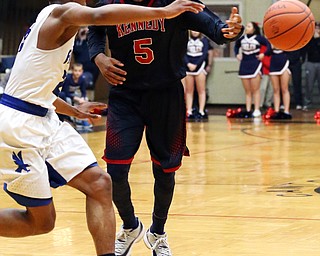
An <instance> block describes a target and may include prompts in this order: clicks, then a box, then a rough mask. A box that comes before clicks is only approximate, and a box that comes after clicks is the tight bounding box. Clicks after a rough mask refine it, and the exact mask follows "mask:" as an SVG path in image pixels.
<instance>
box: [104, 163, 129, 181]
mask: <svg viewBox="0 0 320 256" xmlns="http://www.w3.org/2000/svg"><path fill="white" fill-rule="evenodd" d="M129 169H130V164H107V172H108V173H109V175H110V176H111V179H112V181H113V182H120V181H123V180H127V179H128V173H129Z"/></svg>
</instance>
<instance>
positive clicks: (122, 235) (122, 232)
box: [115, 229, 128, 253]
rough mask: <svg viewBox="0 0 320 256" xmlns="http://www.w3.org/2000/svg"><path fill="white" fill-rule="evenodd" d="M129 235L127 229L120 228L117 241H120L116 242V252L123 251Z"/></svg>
mask: <svg viewBox="0 0 320 256" xmlns="http://www.w3.org/2000/svg"><path fill="white" fill-rule="evenodd" d="M127 237H128V234H127V233H126V231H125V230H123V229H122V230H120V231H119V233H118V234H117V241H119V240H120V243H119V242H117V243H116V244H115V247H116V248H115V251H116V253H121V251H122V250H123V248H124V247H125V243H126V241H127Z"/></svg>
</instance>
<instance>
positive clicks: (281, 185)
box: [0, 112, 320, 256]
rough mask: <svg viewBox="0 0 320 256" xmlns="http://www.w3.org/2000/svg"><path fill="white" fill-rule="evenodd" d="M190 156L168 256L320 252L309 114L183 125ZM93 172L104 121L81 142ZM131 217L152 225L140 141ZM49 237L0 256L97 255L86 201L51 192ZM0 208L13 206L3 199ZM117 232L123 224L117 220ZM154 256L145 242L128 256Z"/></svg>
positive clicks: (317, 178)
mask: <svg viewBox="0 0 320 256" xmlns="http://www.w3.org/2000/svg"><path fill="white" fill-rule="evenodd" d="M187 130H188V138H187V139H188V147H189V149H190V152H191V157H187V158H184V161H183V166H182V168H181V169H180V170H179V171H178V172H177V176H176V183H177V185H176V190H175V197H174V201H173V204H172V207H171V210H170V216H169V219H168V222H167V226H166V231H167V233H168V237H169V243H170V246H171V249H172V252H173V255H175V256H193V255H197V256H200V255H201V256H208V255H209V256H251V255H252V256H271V255H272V256H301V255H314V254H317V252H319V251H320V232H319V230H320V195H319V194H318V193H316V192H315V189H317V188H318V187H320V171H319V162H320V159H319V155H318V154H320V143H319V141H320V126H319V125H317V123H316V122H315V121H314V120H313V118H312V113H303V112H299V113H298V112H297V114H296V115H295V116H294V119H293V120H292V121H289V122H271V123H265V122H263V121H262V120H261V119H257V120H254V121H252V120H227V119H226V117H225V116H222V115H220V116H214V115H211V116H210V117H209V122H207V123H198V122H196V123H187ZM82 135H83V137H84V138H85V139H86V140H87V141H88V143H89V145H90V146H91V148H92V149H93V151H94V153H95V155H96V157H97V158H98V162H99V164H101V166H103V167H105V164H104V162H103V161H102V160H101V155H102V152H103V148H104V131H103V122H101V123H97V124H96V127H95V131H94V132H91V133H84V134H82ZM130 180H131V185H132V197H133V201H134V205H135V210H136V213H137V215H138V216H139V218H140V219H141V220H142V221H143V223H144V224H145V226H146V227H148V226H149V225H150V222H151V212H152V205H153V178H152V175H151V162H150V156H149V151H148V149H147V146H146V143H145V141H143V143H142V144H141V147H140V150H139V152H138V154H137V155H136V157H135V159H134V162H133V164H132V168H131V174H130ZM53 193H54V201H55V205H56V209H57V225H56V228H55V230H54V231H53V232H51V233H49V234H46V235H42V236H38V237H29V238H21V239H7V238H0V255H2V256H22V255H23V256H31V255H32V256H44V255H56V256H62V255H63V256H64V255H72V256H73V255H74V256H75V255H95V251H94V247H93V243H92V240H91V237H90V235H89V233H88V231H87V227H86V221H85V205H84V197H83V195H82V194H81V193H79V192H77V191H75V190H73V189H71V188H68V187H63V188H59V189H57V190H54V192H53ZM0 196H1V201H0V207H1V208H5V207H17V206H16V204H15V203H14V202H13V201H12V200H11V198H9V197H8V196H7V195H6V194H5V193H4V192H3V191H1V192H0ZM117 221H118V223H117V226H118V227H119V226H120V225H121V222H120V219H119V216H118V215H117ZM145 255H151V254H150V251H148V249H147V248H146V247H145V246H144V244H143V242H141V243H139V244H137V245H135V247H134V249H133V252H132V256H145Z"/></svg>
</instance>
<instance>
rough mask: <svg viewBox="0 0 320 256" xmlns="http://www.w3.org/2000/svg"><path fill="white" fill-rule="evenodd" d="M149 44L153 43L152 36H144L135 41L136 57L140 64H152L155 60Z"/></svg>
mask: <svg viewBox="0 0 320 256" xmlns="http://www.w3.org/2000/svg"><path fill="white" fill-rule="evenodd" d="M149 45H152V38H143V39H138V40H134V41H133V50H134V54H135V59H136V61H137V62H139V63H140V64H150V63H151V62H152V61H153V60H154V54H153V51H152V50H151V49H150V48H149V47H148V46H149Z"/></svg>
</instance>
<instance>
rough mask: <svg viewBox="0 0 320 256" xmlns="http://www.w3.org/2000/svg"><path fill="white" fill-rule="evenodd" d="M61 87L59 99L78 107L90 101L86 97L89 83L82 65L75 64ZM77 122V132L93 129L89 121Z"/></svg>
mask: <svg viewBox="0 0 320 256" xmlns="http://www.w3.org/2000/svg"><path fill="white" fill-rule="evenodd" d="M59 86H62V90H61V92H60V93H59V97H60V98H62V99H63V100H65V101H67V102H69V103H70V104H72V105H74V104H75V105H77V104H81V103H83V102H85V101H88V99H87V96H86V88H87V83H86V80H85V78H84V76H83V66H82V64H80V63H74V64H73V65H72V68H71V73H70V74H68V75H67V76H66V78H65V80H64V81H63V82H62V83H61V84H60V85H59ZM64 118H65V117H64V116H60V119H64ZM75 122H76V129H77V130H82V129H91V128H92V125H91V124H90V123H89V122H88V121H87V120H75Z"/></svg>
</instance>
